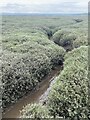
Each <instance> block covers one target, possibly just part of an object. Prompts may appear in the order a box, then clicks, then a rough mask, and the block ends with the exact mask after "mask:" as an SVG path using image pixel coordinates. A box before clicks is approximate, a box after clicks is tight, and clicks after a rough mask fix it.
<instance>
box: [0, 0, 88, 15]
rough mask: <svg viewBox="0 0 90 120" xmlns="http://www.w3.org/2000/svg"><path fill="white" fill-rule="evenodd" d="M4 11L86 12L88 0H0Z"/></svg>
mask: <svg viewBox="0 0 90 120" xmlns="http://www.w3.org/2000/svg"><path fill="white" fill-rule="evenodd" d="M1 11H2V12H4V13H87V12H88V0H0V12H1Z"/></svg>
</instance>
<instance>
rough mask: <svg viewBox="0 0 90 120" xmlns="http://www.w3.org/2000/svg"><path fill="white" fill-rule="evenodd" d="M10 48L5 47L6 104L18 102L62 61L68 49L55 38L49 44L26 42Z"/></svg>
mask: <svg viewBox="0 0 90 120" xmlns="http://www.w3.org/2000/svg"><path fill="white" fill-rule="evenodd" d="M30 43H31V44H30ZM8 50H9V51H5V52H4V51H3V63H2V72H3V74H2V82H3V83H4V86H3V87H4V92H3V107H6V106H8V105H9V104H11V103H15V102H16V101H17V100H18V99H19V98H20V97H22V96H23V95H24V94H26V93H27V92H28V91H30V90H32V89H34V88H35V87H36V85H38V84H39V82H41V80H42V78H43V77H44V76H45V75H47V74H48V73H49V72H50V70H51V69H52V68H54V67H55V65H58V64H60V61H63V57H64V55H65V50H64V49H63V48H62V47H59V46H57V45H55V44H54V43H53V42H52V41H51V44H50V43H49V42H47V44H46V45H42V44H38V43H37V42H36V41H33V42H25V43H23V44H21V45H16V46H14V47H12V49H10V48H9V49H8ZM10 51H12V52H10Z"/></svg>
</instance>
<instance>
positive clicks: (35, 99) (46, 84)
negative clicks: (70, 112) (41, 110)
mask: <svg viewBox="0 0 90 120" xmlns="http://www.w3.org/2000/svg"><path fill="white" fill-rule="evenodd" d="M61 70H62V66H60V65H59V66H57V67H56V68H55V69H54V70H52V71H51V72H50V74H49V75H47V76H46V77H45V78H44V79H43V80H42V82H41V83H40V84H39V85H38V86H37V87H36V89H35V90H33V91H30V92H29V93H28V94H27V95H26V96H24V97H22V98H21V99H20V100H18V101H17V102H16V103H15V104H14V105H12V106H10V107H9V108H7V109H6V110H5V112H4V113H3V115H2V118H19V116H20V111H21V110H22V109H23V107H24V106H26V105H27V104H30V103H39V102H42V103H43V102H44V101H45V100H46V98H47V96H48V93H49V91H50V88H51V86H52V84H54V82H55V78H56V77H57V76H58V75H59V74H60V71H61Z"/></svg>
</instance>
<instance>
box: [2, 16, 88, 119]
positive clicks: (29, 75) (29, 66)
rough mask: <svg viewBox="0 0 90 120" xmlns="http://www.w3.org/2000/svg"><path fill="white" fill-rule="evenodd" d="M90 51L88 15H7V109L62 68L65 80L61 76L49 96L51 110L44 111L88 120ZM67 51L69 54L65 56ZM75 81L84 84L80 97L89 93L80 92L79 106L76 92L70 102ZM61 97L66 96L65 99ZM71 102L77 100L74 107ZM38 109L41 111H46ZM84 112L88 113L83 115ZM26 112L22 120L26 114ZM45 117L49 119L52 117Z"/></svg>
mask: <svg viewBox="0 0 90 120" xmlns="http://www.w3.org/2000/svg"><path fill="white" fill-rule="evenodd" d="M87 48H88V22H87V16H85V15H84V16H82V15H81V16H79V15H78V16H3V17H2V49H3V55H2V83H3V91H4V92H3V96H2V97H3V108H6V107H7V106H9V105H11V104H13V103H15V102H16V101H17V100H18V99H20V98H21V97H22V96H24V95H25V94H26V93H28V91H31V90H33V89H34V88H35V87H36V86H37V85H38V84H39V83H40V82H41V81H42V78H44V77H45V76H46V75H47V74H49V73H50V71H51V70H52V69H55V67H56V66H57V65H62V63H64V70H63V71H62V72H61V74H60V75H61V77H60V75H59V78H58V80H57V82H56V83H55V86H54V87H53V88H52V91H51V93H50V97H49V100H48V103H47V106H48V110H46V111H49V116H52V117H53V116H54V117H63V118H68V117H70V119H73V118H74V117H75V115H77V116H78V117H79V118H80V117H81V118H83V116H84V117H85V118H88V117H87V116H88V109H87V101H86V99H85V98H84V95H85V96H86V98H87V77H86V75H87V65H86V63H85V62H87ZM68 51H69V53H67V52H68ZM82 52H83V54H82ZM73 55H75V56H73ZM0 56H1V55H0ZM64 61H65V62H64ZM76 61H77V62H76ZM78 61H79V62H78ZM82 63H85V64H84V65H83V64H82ZM76 64H78V65H79V66H80V67H81V68H80V67H79V66H78V65H76ZM77 66H78V67H77ZM69 67H70V68H69ZM67 71H70V72H67ZM72 71H73V73H72ZM81 71H82V72H81ZM79 72H80V74H79ZM83 72H84V73H85V74H83ZM72 74H73V75H72ZM70 75H71V76H70ZM79 75H80V76H79ZM85 77H86V78H85ZM79 78H80V79H79ZM74 79H75V80H76V81H77V82H78V81H79V80H82V83H81V86H79V87H81V88H80V90H81V91H80V90H78V91H79V92H78V93H77V94H81V93H80V92H82V91H83V90H82V89H83V88H84V90H86V93H82V95H81V98H80V95H79V97H78V99H80V100H81V101H79V102H78V99H77V98H75V99H74V98H73V97H74V96H75V94H74V93H73V92H72V94H71V97H70V98H69V97H68V94H69V92H68V91H69V88H70V86H69V84H73V85H74V82H75V81H74ZM60 81H61V82H60ZM62 81H64V82H62ZM71 81H72V82H71ZM70 82H71V83H70ZM79 82H80V81H79ZM77 84H79V83H77ZM82 84H84V86H83V85H82ZM73 85H72V86H73ZM62 86H63V87H62ZM60 87H61V89H60ZM58 89H59V90H58ZM64 89H65V90H64ZM74 89H77V87H76V86H75V87H72V89H71V88H70V90H71V91H74ZM60 90H61V91H62V92H61V91H60ZM54 92H55V94H54ZM60 93H62V94H61V96H60ZM54 95H55V96H54ZM63 95H64V96H65V97H63ZM56 98H57V99H56ZM59 98H60V99H59ZM66 99H67V100H66ZM64 100H66V101H64ZM72 100H73V101H74V100H76V102H72ZM69 101H70V105H71V107H70V105H69ZM83 101H85V104H82V103H83ZM51 103H52V104H51ZM79 103H80V105H81V107H80V106H79ZM76 104H77V106H76ZM64 105H66V106H64ZM57 106H60V107H59V108H58V107H57ZM73 106H75V108H74V107H73ZM82 106H83V108H82ZM34 107H35V106H34ZM39 107H41V108H42V107H43V106H42V105H41V106H39ZM45 107H46V106H45ZM27 108H28V107H27ZM36 108H37V107H36ZM57 108H58V110H57ZM84 108H85V112H86V114H84V112H83V111H84ZM25 109H26V108H25ZM45 109H47V108H45ZM73 109H74V110H73ZM30 110H31V109H30ZM68 110H69V111H68ZM80 110H81V111H80ZM27 111H28V110H27ZM27 111H26V114H24V115H22V117H25V116H26V115H27ZM59 111H61V112H59ZM73 111H74V113H73ZM44 112H45V111H44ZM65 112H66V113H67V114H65ZM80 112H81V113H82V114H81V113H80ZM47 114H48V113H47ZM47 114H46V116H45V117H47V116H48V115H47ZM28 115H29V114H28ZM70 115H71V116H70ZM29 116H30V115H29Z"/></svg>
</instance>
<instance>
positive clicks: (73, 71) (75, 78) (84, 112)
mask: <svg viewBox="0 0 90 120" xmlns="http://www.w3.org/2000/svg"><path fill="white" fill-rule="evenodd" d="M87 60H88V48H87V47H80V48H78V49H75V50H73V51H72V52H70V53H68V54H67V55H66V61H65V68H64V70H63V71H62V72H61V74H60V75H59V77H58V79H57V81H56V83H55V85H54V86H53V88H52V90H51V92H50V94H49V102H48V106H49V111H50V112H51V115H53V116H54V117H56V116H59V117H60V116H62V117H63V118H69V120H74V119H75V120H80V119H83V118H87V119H89V109H88V106H89V104H90V103H89V102H88V78H87V75H88V70H87V67H88V66H87Z"/></svg>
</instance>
